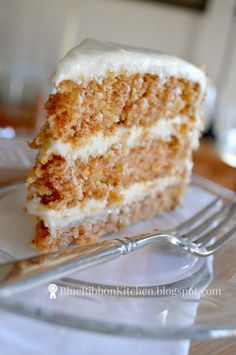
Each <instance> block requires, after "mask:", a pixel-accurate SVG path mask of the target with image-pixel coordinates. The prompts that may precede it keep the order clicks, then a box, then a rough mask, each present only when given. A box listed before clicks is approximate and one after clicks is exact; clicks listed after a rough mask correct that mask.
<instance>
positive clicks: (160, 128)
mask: <svg viewBox="0 0 236 355" xmlns="http://www.w3.org/2000/svg"><path fill="white" fill-rule="evenodd" d="M187 122H188V117H187V116H176V117H175V118H173V119H172V120H167V119H165V118H162V119H160V120H158V121H157V122H156V123H155V124H153V125H152V126H150V127H146V128H144V127H142V126H134V127H132V129H130V128H127V127H118V128H117V129H116V130H115V131H114V133H113V134H112V135H109V136H106V135H105V134H104V132H102V131H101V132H98V133H96V134H94V135H92V136H90V137H86V138H83V137H82V138H81V140H80V142H79V146H78V147H76V146H74V145H72V144H71V143H64V142H62V141H61V140H60V139H58V140H52V141H51V142H50V145H49V146H48V148H47V150H46V151H45V152H44V154H45V158H46V159H47V158H49V157H50V155H51V154H55V155H60V156H61V157H63V158H64V159H65V160H66V161H67V162H68V163H71V162H73V161H75V160H76V159H80V160H81V161H83V162H85V163H87V162H88V159H89V158H90V157H96V156H101V155H103V154H105V153H106V152H107V151H108V150H109V149H110V148H111V147H112V146H115V145H119V144H122V146H123V147H124V148H125V149H127V150H129V149H130V148H132V147H135V146H137V145H139V144H140V138H141V136H142V135H143V134H144V133H145V134H147V138H148V139H149V140H154V139H158V138H159V139H161V140H163V141H168V140H169V139H170V138H171V136H172V135H176V134H178V128H179V127H180V126H181V125H182V124H183V123H187ZM191 134H193V136H196V134H197V135H198V129H194V132H191ZM124 138H125V141H124ZM194 142H195V140H194V139H192V143H194Z"/></svg>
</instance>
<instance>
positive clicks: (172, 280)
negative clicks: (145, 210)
mask: <svg viewBox="0 0 236 355" xmlns="http://www.w3.org/2000/svg"><path fill="white" fill-rule="evenodd" d="M215 195H219V196H221V198H222V203H225V202H227V201H228V200H229V199H235V194H234V193H233V192H231V191H229V190H226V189H224V188H223V187H220V186H218V185H215V184H213V183H211V182H208V181H206V180H204V179H202V178H199V177H196V176H194V177H193V182H192V184H191V186H190V189H189V192H188V194H187V195H186V197H185V198H184V201H183V203H182V204H181V206H180V207H178V208H176V209H175V210H174V211H171V212H169V213H162V214H160V215H158V216H156V217H155V218H153V219H151V220H149V221H146V222H142V223H137V224H136V225H134V226H132V227H130V228H128V229H126V230H123V231H122V232H119V233H116V234H112V235H109V236H106V238H113V237H117V236H124V235H130V234H136V233H140V232H141V231H147V230H152V229H153V228H154V227H155V228H159V229H166V228H171V227H174V226H176V225H178V224H180V223H181V222H183V221H184V220H185V219H186V218H188V217H190V216H191V215H192V214H194V213H196V212H197V211H198V210H199V209H201V208H202V207H204V206H205V205H206V204H207V203H209V202H210V201H211V200H212V199H213V198H215ZM24 198H25V192H24V187H23V185H21V184H18V185H11V186H9V187H4V188H2V189H0V236H1V238H0V261H1V262H5V261H9V260H11V259H17V258H21V257H26V256H30V255H33V254H34V253H35V252H34V250H33V249H32V248H31V247H30V246H29V243H30V240H31V238H32V236H33V229H34V221H33V220H31V219H30V217H29V216H28V215H27V214H26V213H25V212H24V211H23V210H22V207H23V206H24ZM235 254H236V238H235V239H233V240H232V241H231V242H229V243H228V244H227V245H226V246H225V247H224V248H223V249H222V250H220V251H219V252H218V253H217V254H215V255H214V256H211V257H209V258H199V257H196V256H191V255H188V254H187V253H185V252H184V251H182V250H180V249H179V248H178V247H174V246H170V245H167V244H165V243H162V242H158V243H156V244H153V245H151V246H149V247H146V248H143V249H140V250H138V251H136V252H134V253H131V254H129V255H126V256H122V257H120V258H119V259H117V260H115V261H112V262H107V263H104V264H101V265H99V266H97V267H93V268H90V269H87V270H84V271H81V272H77V273H75V274H73V275H70V276H69V277H66V278H64V279H62V280H57V281H54V282H53V283H55V284H56V285H57V292H56V293H55V296H56V298H54V295H53V294H51V298H50V293H49V290H48V284H47V285H42V286H40V287H37V288H34V289H33V290H30V291H25V292H23V293H20V294H17V295H14V296H12V297H10V298H8V299H5V298H0V308H3V309H5V310H9V311H11V312H14V313H18V314H21V315H25V316H28V317H31V318H35V319H38V320H42V321H46V322H50V323H54V324H58V325H62V326H66V327H71V328H75V329H83V330H88V331H94V332H100V333H107V334H115V335H126V336H132V337H143V338H156V339H210V338H220V337H229V336H235V335H236V257H235Z"/></svg>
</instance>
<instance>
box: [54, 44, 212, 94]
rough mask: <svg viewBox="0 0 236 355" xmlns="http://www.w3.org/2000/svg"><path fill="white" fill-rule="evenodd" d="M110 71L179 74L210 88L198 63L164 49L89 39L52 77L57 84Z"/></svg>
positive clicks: (161, 75) (102, 75) (62, 61)
mask: <svg viewBox="0 0 236 355" xmlns="http://www.w3.org/2000/svg"><path fill="white" fill-rule="evenodd" d="M107 71H114V72H116V73H120V72H122V71H126V72H128V73H130V74H134V73H138V72H139V73H150V74H156V75H158V76H159V77H160V78H163V79H165V78H166V77H169V76H176V77H178V78H184V79H187V80H191V81H193V82H196V83H198V84H199V85H200V86H201V89H202V91H205V90H206V85H207V79H206V75H205V73H204V72H203V71H202V70H200V69H199V68H197V67H195V66H194V65H192V64H190V63H188V62H186V61H184V60H182V59H179V58H176V57H174V56H170V55H166V54H163V53H161V52H157V51H151V50H146V49H139V48H135V47H129V46H120V45H117V44H112V43H107V42H100V41H97V40H93V39H86V40H84V41H83V42H82V43H81V44H79V45H78V46H76V47H74V48H73V49H72V50H70V51H69V52H68V53H67V54H66V56H65V57H64V58H63V59H62V60H61V61H60V63H59V65H58V67H57V70H56V72H55V74H54V75H53V77H52V82H53V84H54V85H56V86H57V85H58V84H59V83H60V82H61V81H63V80H72V81H74V82H76V83H78V84H79V83H81V81H82V80H85V81H88V80H91V79H96V80H98V81H99V80H102V78H103V77H104V76H105V75H106V73H107Z"/></svg>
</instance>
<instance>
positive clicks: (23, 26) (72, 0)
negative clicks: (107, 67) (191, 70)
mask: <svg viewBox="0 0 236 355" xmlns="http://www.w3.org/2000/svg"><path fill="white" fill-rule="evenodd" d="M85 38H95V39H99V40H104V41H111V42H115V43H121V44H128V45H132V46H138V47H146V48H151V49H156V50H160V51H162V52H166V53H169V54H173V55H176V56H179V57H181V58H184V59H186V60H188V61H190V62H192V63H193V64H195V65H201V64H203V65H205V66H206V71H207V73H208V75H209V77H210V78H211V82H210V83H211V84H210V87H209V94H208V98H207V102H206V105H205V112H206V115H207V124H206V129H205V135H206V137H208V138H205V139H204V142H203V144H202V146H203V147H205V148H204V149H205V150H208V152H209V156H210V157H213V156H214V157H215V158H214V159H217V158H218V157H220V158H221V159H222V160H223V161H225V162H226V163H227V164H228V165H231V166H234V167H236V90H235V80H236V1H235V0H224V1H223V0H162V1H161V0H159V1H158V0H152V1H151V0H150V1H148V0H40V1H39V0H0V45H1V51H0V164H2V166H4V168H5V170H6V168H7V167H9V168H10V167H11V159H10V158H12V157H9V151H10V148H9V147H10V145H11V143H10V142H12V141H13V140H14V144H15V147H16V146H17V144H18V146H17V147H18V148H17V151H18V157H17V159H16V160H15V164H16V163H18V165H20V163H21V166H22V159H23V162H24V165H25V166H26V165H27V164H28V165H30V164H31V153H30V152H28V153H27V154H28V155H27V156H25V155H24V157H23V154H21V147H23V145H24V144H25V141H26V140H25V137H29V136H31V135H32V134H34V133H35V131H37V130H38V128H39V127H40V126H41V125H42V123H43V121H44V120H45V112H44V109H43V103H44V101H45V98H46V97H47V95H48V93H49V92H50V81H49V76H50V74H51V73H52V72H53V70H54V69H55V67H56V65H57V62H58V60H59V59H60V58H62V57H63V56H64V55H65V54H66V52H67V51H68V50H69V49H71V48H72V47H73V46H75V45H77V44H78V43H79V42H80V41H82V40H83V39H85ZM212 142H213V143H212ZM22 144H23V145H22ZM214 147H216V148H214ZM22 149H23V148H22ZM201 154H202V155H201ZM196 161H197V164H198V171H197V172H199V171H200V173H201V174H202V175H207V174H208V172H206V171H207V169H206V166H207V165H209V164H208V163H209V159H208V160H207V159H206V152H205V151H199V153H198V156H196ZM217 162H218V160H217ZM217 164H218V165H217V167H216V166H214V167H213V168H212V169H213V171H212V172H214V174H216V170H217V169H218V170H219V171H218V175H220V172H221V171H223V170H222V169H223V165H221V163H220V162H218V163H217ZM219 164H220V165H219ZM222 164H223V163H222ZM229 169H230V168H229ZM2 171H3V169H2V170H0V174H1V175H2V176H3V174H4V173H3V172H2ZM221 174H222V173H221ZM7 175H9V174H7ZM223 175H227V174H226V173H225V172H224V174H223ZM2 179H5V178H3V177H2ZM228 179H229V183H228V186H229V187H231V188H236V186H235V184H236V175H235V170H233V169H232V170H229V178H228ZM222 180H223V178H222ZM0 181H1V176H0ZM218 182H221V183H223V181H221V180H220V181H218Z"/></svg>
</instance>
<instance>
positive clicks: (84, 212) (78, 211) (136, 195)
mask: <svg viewBox="0 0 236 355" xmlns="http://www.w3.org/2000/svg"><path fill="white" fill-rule="evenodd" d="M179 182H181V177H180V176H177V175H175V176H169V177H165V178H159V179H156V180H153V181H146V182H138V183H135V184H133V185H132V186H130V187H128V188H127V189H122V191H121V193H122V197H123V203H122V204H131V203H132V202H133V201H139V200H141V199H143V198H144V197H145V196H147V195H148V194H150V193H152V194H155V193H157V192H160V191H163V190H164V189H165V188H167V187H168V186H172V185H175V184H178V183H179ZM26 208H27V211H28V212H29V213H30V214H31V215H35V216H37V217H40V218H41V219H42V220H43V221H44V224H45V226H46V227H48V228H49V229H50V231H51V233H52V235H53V231H54V230H55V229H56V228H63V227H65V226H66V225H68V224H70V223H72V222H74V221H80V220H82V219H83V218H86V217H87V216H93V215H96V214H98V213H101V212H102V211H105V210H106V209H107V199H101V200H95V199H93V198H91V199H89V200H88V201H87V202H86V203H83V204H80V205H77V206H75V207H71V208H64V209H61V210H54V209H50V208H48V207H47V206H45V205H43V204H41V203H40V200H39V198H36V197H35V198H33V199H32V200H30V201H29V202H28V203H27V206H26Z"/></svg>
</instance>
